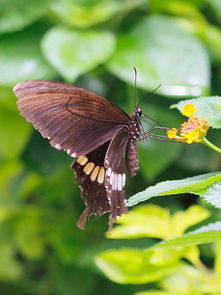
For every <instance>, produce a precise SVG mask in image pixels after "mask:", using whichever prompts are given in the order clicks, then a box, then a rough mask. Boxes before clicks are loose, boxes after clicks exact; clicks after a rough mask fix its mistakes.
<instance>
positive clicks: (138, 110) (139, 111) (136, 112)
mask: <svg viewBox="0 0 221 295" xmlns="http://www.w3.org/2000/svg"><path fill="white" fill-rule="evenodd" d="M141 116H142V109H141V108H138V107H137V108H135V109H134V111H133V114H132V117H135V118H140V117H141Z"/></svg>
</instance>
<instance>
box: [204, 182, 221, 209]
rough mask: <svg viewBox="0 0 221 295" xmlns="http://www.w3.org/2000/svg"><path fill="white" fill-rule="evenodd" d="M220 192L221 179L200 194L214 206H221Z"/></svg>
mask: <svg viewBox="0 0 221 295" xmlns="http://www.w3.org/2000/svg"><path fill="white" fill-rule="evenodd" d="M220 192H221V181H218V182H216V183H214V184H212V185H211V186H210V187H209V188H208V189H207V190H206V191H205V192H203V193H202V194H200V196H201V197H202V198H203V199H204V200H205V201H207V202H208V203H210V204H212V205H213V206H215V207H217V208H221V200H220Z"/></svg>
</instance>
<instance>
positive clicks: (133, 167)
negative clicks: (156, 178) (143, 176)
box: [126, 141, 139, 176]
mask: <svg viewBox="0 0 221 295" xmlns="http://www.w3.org/2000/svg"><path fill="white" fill-rule="evenodd" d="M126 165H127V169H128V171H129V172H130V175H131V176H135V175H136V174H137V172H138V170H139V160H138V153H137V147H136V144H135V143H134V142H133V141H129V142H128V145H127V150H126Z"/></svg>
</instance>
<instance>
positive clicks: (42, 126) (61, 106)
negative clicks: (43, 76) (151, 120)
mask: <svg viewBox="0 0 221 295" xmlns="http://www.w3.org/2000/svg"><path fill="white" fill-rule="evenodd" d="M14 92H15V95H16V96H17V97H18V98H19V100H18V108H19V110H20V112H21V114H22V115H23V116H24V117H25V118H26V119H27V120H28V121H29V122H31V123H33V125H34V127H35V128H36V129H37V130H39V131H40V132H41V134H42V136H43V137H47V138H49V139H50V143H51V145H52V146H54V147H56V148H58V149H63V150H66V151H67V152H68V153H69V154H70V155H72V156H73V157H74V156H80V155H84V154H87V153H89V152H90V151H92V150H94V149H96V148H97V147H98V146H100V145H102V144H104V143H105V142H107V141H108V140H111V138H112V137H113V136H114V134H115V133H116V132H117V130H118V128H119V127H120V126H121V124H125V122H128V120H130V117H129V116H128V115H127V114H126V113H125V112H123V111H122V110H121V109H119V108H118V107H116V106H115V105H113V104H111V103H110V102H109V101H107V100H106V99H104V98H103V97H101V96H99V95H97V94H95V93H93V92H90V91H87V90H85V89H82V88H78V87H75V86H71V85H68V84H65V83H59V82H52V81H27V82H21V83H19V84H17V85H16V87H15V88H14ZM101 123H102V124H101Z"/></svg>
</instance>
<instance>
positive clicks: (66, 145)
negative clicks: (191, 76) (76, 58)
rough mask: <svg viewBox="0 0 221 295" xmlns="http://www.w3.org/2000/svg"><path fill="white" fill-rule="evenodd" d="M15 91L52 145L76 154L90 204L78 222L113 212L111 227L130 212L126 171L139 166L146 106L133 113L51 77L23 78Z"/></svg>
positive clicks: (78, 173)
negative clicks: (126, 195) (126, 196)
mask: <svg viewBox="0 0 221 295" xmlns="http://www.w3.org/2000/svg"><path fill="white" fill-rule="evenodd" d="M13 91H14V93H15V95H16V96H17V98H18V101H17V106H18V109H19V110H20V113H21V115H22V116H23V117H25V118H26V120H27V121H29V122H31V123H32V124H33V126H34V128H35V129H37V130H38V131H39V132H40V133H41V135H42V136H43V137H45V138H48V140H49V142H50V144H51V145H52V146H53V147H55V148H56V149H58V150H64V151H66V152H67V153H68V154H69V155H70V156H71V157H73V158H76V159H75V161H74V162H73V164H72V166H71V167H72V169H73V170H74V172H75V174H76V178H77V180H78V181H79V182H80V189H81V198H82V199H83V201H84V203H85V205H86V208H85V210H84V211H83V213H82V215H81V217H80V219H79V221H78V222H77V225H78V227H79V228H81V229H83V228H84V226H85V222H86V220H87V219H88V218H89V217H90V216H91V215H93V214H97V215H102V214H104V213H106V212H110V218H109V229H110V228H111V227H112V224H113V222H114V221H116V219H117V217H119V216H120V215H121V214H122V213H124V212H126V211H127V206H126V198H125V191H124V187H125V180H126V170H127V171H128V172H129V174H130V176H134V175H136V173H137V172H138V169H139V163H138V153H137V142H138V141H140V140H142V139H143V137H144V135H143V132H142V125H141V120H140V118H141V116H142V110H141V108H139V107H136V108H135V109H134V111H133V113H132V114H131V115H128V114H127V113H125V112H124V111H123V110H122V109H120V108H118V107H117V106H116V105H114V104H112V103H111V102H109V101H108V100H106V99H105V98H103V97H102V96H99V95H98V94H95V93H93V92H91V91H88V90H86V89H83V88H79V87H76V86H72V85H69V84H66V83H62V82H54V81H47V80H33V81H32V80H31V81H25V82H20V83H18V84H17V85H16V86H15V87H14V89H13Z"/></svg>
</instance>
